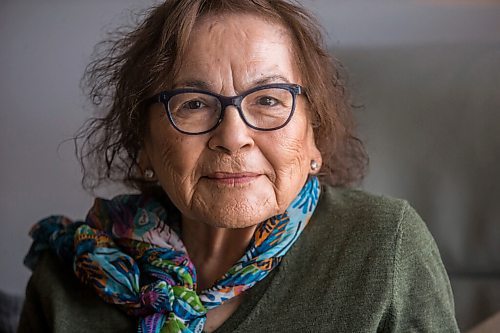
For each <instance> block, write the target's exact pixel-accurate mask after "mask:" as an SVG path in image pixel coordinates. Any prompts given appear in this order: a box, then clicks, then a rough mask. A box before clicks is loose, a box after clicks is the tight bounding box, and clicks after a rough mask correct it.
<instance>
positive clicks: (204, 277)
mask: <svg viewBox="0 0 500 333" xmlns="http://www.w3.org/2000/svg"><path fill="white" fill-rule="evenodd" d="M256 228H257V225H255V226H251V227H247V228H241V229H229V228H217V227H213V226H209V225H207V224H205V223H201V222H196V221H193V220H190V219H187V218H184V217H183V219H182V241H183V242H184V245H185V246H186V249H187V251H188V254H189V257H190V259H191V260H192V261H193V264H194V266H195V269H196V274H197V283H198V284H197V289H198V291H201V290H204V289H208V288H210V287H212V286H213V284H214V283H215V282H216V281H217V280H218V279H220V278H221V277H222V276H223V275H224V274H225V273H226V272H227V271H228V270H229V269H230V268H231V267H232V266H233V265H234V264H235V263H236V262H237V261H238V260H239V259H240V258H241V257H242V256H243V254H244V253H245V250H246V249H247V247H248V244H249V243H250V240H251V239H252V237H253V234H254V232H255V229H256Z"/></svg>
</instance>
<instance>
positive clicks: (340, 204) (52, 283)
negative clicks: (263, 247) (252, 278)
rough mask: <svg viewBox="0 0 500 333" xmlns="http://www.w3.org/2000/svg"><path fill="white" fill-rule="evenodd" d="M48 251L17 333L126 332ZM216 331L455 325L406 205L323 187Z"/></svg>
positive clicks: (129, 328) (447, 292) (437, 269)
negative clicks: (303, 223)
mask: <svg viewBox="0 0 500 333" xmlns="http://www.w3.org/2000/svg"><path fill="white" fill-rule="evenodd" d="M136 330H137V324H136V321H135V320H134V319H133V318H130V317H127V315H125V314H124V313H123V312H121V311H120V310H119V309H118V308H117V307H116V306H113V305H110V304H106V303H104V302H103V301H101V300H100V299H99V298H98V297H97V296H96V295H95V294H94V292H93V291H92V290H91V289H89V288H87V287H84V286H82V285H81V284H80V283H79V282H78V281H77V280H76V278H75V277H74V276H73V273H72V272H71V270H70V269H69V268H67V267H62V264H61V263H59V262H58V261H57V259H56V258H55V257H53V256H52V255H49V254H46V255H45V256H44V257H43V258H42V260H41V262H40V263H39V264H38V266H37V268H36V270H35V271H34V272H33V275H32V277H31V280H30V282H29V284H28V288H27V291H26V301H25V304H24V309H23V313H22V316H21V322H20V326H19V332H49V331H52V332H74V333H77V332H93V333H97V332H134V331H136ZM216 332H218V333H222V332H349V333H350V332H458V327H457V324H456V320H455V316H454V305H453V296H452V292H451V288H450V284H449V281H448V277H447V274H446V271H445V269H444V267H443V264H442V262H441V258H440V255H439V251H438V249H437V247H436V244H435V242H434V240H433V238H432V236H431V235H430V233H429V231H428V230H427V228H426V226H425V224H424V222H422V220H421V218H420V217H419V216H418V215H417V213H416V212H415V211H414V210H413V209H412V208H411V207H410V206H409V205H408V204H407V203H406V202H405V201H401V200H396V199H390V198H386V197H380V196H374V195H370V194H367V193H365V192H361V191H356V190H342V189H334V188H331V187H326V186H324V187H323V192H322V194H321V198H320V202H319V204H318V207H317V208H316V211H315V213H314V215H313V217H312V219H311V221H310V223H309V225H308V226H307V228H306V230H305V231H304V232H303V234H302V235H301V236H300V238H299V239H298V240H297V242H296V243H295V244H294V245H293V247H292V248H291V249H290V251H289V252H288V253H287V254H286V256H285V258H284V260H283V261H282V263H281V264H280V266H279V267H277V268H276V269H275V270H274V271H273V272H272V273H271V274H270V275H269V276H268V277H267V278H266V279H265V280H263V281H261V282H260V283H258V284H257V285H256V286H254V287H253V288H252V289H250V290H249V291H248V292H247V295H246V298H245V299H244V301H243V303H242V304H241V305H240V307H239V308H238V309H237V310H236V312H235V313H234V314H233V315H232V316H231V317H230V318H229V319H228V320H227V321H226V322H225V323H224V324H223V325H222V326H221V327H220V328H219V329H218V330H217V331H216Z"/></svg>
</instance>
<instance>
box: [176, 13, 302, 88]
mask: <svg viewBox="0 0 500 333" xmlns="http://www.w3.org/2000/svg"><path fill="white" fill-rule="evenodd" d="M292 49H293V48H292V46H291V38H290V34H289V32H288V30H287V29H285V28H284V27H283V26H282V25H281V24H278V23H275V22H271V21H269V20H265V19H263V18H261V17H258V16H255V15H251V14H243V15H242V14H225V15H223V16H218V17H215V16H212V15H209V16H205V17H203V18H201V19H200V20H199V21H198V22H197V23H196V24H195V26H194V27H193V31H192V34H191V37H190V40H189V42H188V45H187V49H186V51H185V52H184V55H185V56H184V60H183V64H182V66H181V68H180V70H179V71H178V75H177V77H176V78H175V82H174V86H176V87H178V86H183V85H184V83H185V82H187V81H194V80H201V81H204V82H206V83H207V86H210V87H212V89H210V90H213V91H214V92H222V91H226V92H231V93H241V92H242V91H244V90H246V89H248V88H249V86H251V84H252V83H253V82H257V81H259V79H262V78H263V77H269V76H274V77H279V76H284V77H288V80H281V81H280V80H278V81H275V82H282V81H283V82H292V81H293V83H300V82H299V81H300V80H299V79H298V75H297V73H298V71H297V70H296V64H295V62H294V61H293V54H294V52H293V50H292ZM201 50H202V52H203V54H200V53H199V52H201ZM242 58H243V61H242Z"/></svg>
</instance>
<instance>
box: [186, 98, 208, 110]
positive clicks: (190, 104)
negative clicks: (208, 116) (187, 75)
mask: <svg viewBox="0 0 500 333" xmlns="http://www.w3.org/2000/svg"><path fill="white" fill-rule="evenodd" d="M205 106H206V105H205V103H203V102H202V101H200V100H191V101H187V102H186V103H184V105H183V106H182V107H183V108H184V109H190V110H196V109H201V108H203V107H205Z"/></svg>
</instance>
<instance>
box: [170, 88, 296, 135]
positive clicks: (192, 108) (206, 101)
mask: <svg viewBox="0 0 500 333" xmlns="http://www.w3.org/2000/svg"><path fill="white" fill-rule="evenodd" d="M292 108H293V94H292V93H291V92H290V91H288V90H287V89H282V88H266V89H261V90H257V91H254V92H252V93H250V94H248V95H246V96H245V97H244V98H243V100H242V102H241V112H242V113H243V116H244V120H245V121H246V122H247V123H248V124H249V125H251V126H253V127H255V128H258V129H272V128H277V127H280V126H281V125H283V124H284V123H285V122H286V121H287V120H288V118H289V117H290V113H291V112H292ZM168 109H169V112H170V115H171V117H172V120H173V122H174V123H175V126H176V127H177V128H179V129H180V130H182V131H185V132H190V133H199V132H204V131H207V130H209V129H211V128H213V127H214V126H215V125H216V124H217V122H218V121H219V118H220V115H221V113H222V107H221V103H220V101H219V99H218V98H217V97H215V96H212V95H209V94H205V93H200V92H196V93H192V92H186V93H180V94H176V95H174V96H172V97H171V98H170V100H169V102H168Z"/></svg>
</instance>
